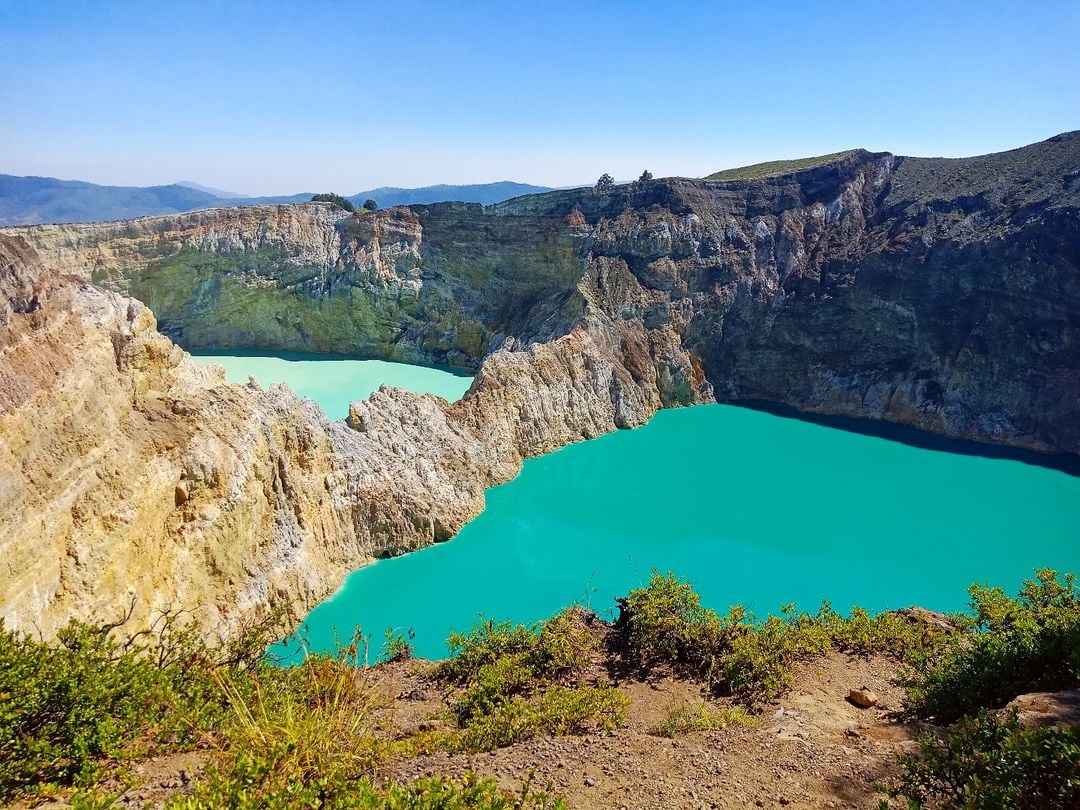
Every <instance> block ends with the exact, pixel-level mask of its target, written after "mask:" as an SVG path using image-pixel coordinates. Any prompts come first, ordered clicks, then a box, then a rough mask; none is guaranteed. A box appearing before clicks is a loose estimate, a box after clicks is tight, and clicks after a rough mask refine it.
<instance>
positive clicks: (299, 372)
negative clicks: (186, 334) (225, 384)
mask: <svg viewBox="0 0 1080 810" xmlns="http://www.w3.org/2000/svg"><path fill="white" fill-rule="evenodd" d="M191 355H192V356H193V357H194V358H195V360H196V361H197V362H200V363H203V364H207V363H217V364H218V365H220V366H221V367H223V368H224V369H225V377H226V379H228V380H229V381H230V382H235V383H241V384H243V383H246V382H247V381H248V377H249V376H251V377H254V378H255V379H256V380H258V381H259V384H260V385H262V386H263V387H269V386H270V385H272V384H273V383H278V382H283V383H288V385H289V387H290V388H292V390H293V393H295V394H296V395H297V396H300V397H308V398H310V399H313V400H315V401H316V402H318V403H319V405H321V406H322V409H323V412H325V413H326V415H327V416H328V417H329V418H330V419H344V418H345V417H346V416H348V415H349V402H351V401H353V400H365V399H367V398H368V397H369V396H371V394H372V392H374V391H375V390H376V389H378V387H379V386H380V385H393V386H396V387H397V388H404V389H405V390H406V391H415V392H416V393H418V394H438V395H439V396H440V397H442V398H443V399H446V400H449V401H450V402H456V401H457V400H459V399H461V397H462V396H464V394H465V392H466V391H468V390H469V385H471V384H472V377H466V376H464V375H462V374H459V373H457V372H455V371H450V370H447V369H438V368H428V367H427V366H412V365H408V364H406V363H388V362H386V361H384V360H351V359H344V358H334V357H331V358H327V357H326V356H323V355H317V354H303V353H298V352H273V353H270V352H258V351H253V352H243V351H239V350H236V349H233V350H232V351H228V352H219V351H192V352H191Z"/></svg>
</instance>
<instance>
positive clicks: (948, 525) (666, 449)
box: [219, 358, 1080, 658]
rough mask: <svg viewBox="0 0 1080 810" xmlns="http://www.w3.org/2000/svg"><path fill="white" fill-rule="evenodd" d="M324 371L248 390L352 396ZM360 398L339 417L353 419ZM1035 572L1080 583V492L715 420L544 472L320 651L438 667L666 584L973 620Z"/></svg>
mask: <svg viewBox="0 0 1080 810" xmlns="http://www.w3.org/2000/svg"><path fill="white" fill-rule="evenodd" d="M249 359H250V358H244V361H245V362H246V361H247V360H249ZM219 362H220V361H219ZM319 366H321V361H320V363H319V365H318V366H316V367H315V368H305V369H303V372H304V375H305V380H307V381H306V382H305V381H297V380H294V379H292V378H287V377H281V378H279V379H274V378H273V377H271V376H270V374H269V372H267V371H264V372H263V374H266V375H267V376H266V377H265V379H264V377H263V376H261V375H260V373H259V371H258V370H256V369H254V367H253V366H247V367H245V369H244V372H243V375H242V377H241V379H244V380H246V378H247V374H248V373H252V374H254V375H255V376H256V377H257V378H258V379H259V380H260V381H261V382H262V383H263V384H269V383H270V382H275V381H284V382H289V383H290V385H294V388H295V390H298V391H300V390H306V391H310V392H311V393H310V394H309V395H311V396H313V397H315V398H316V399H320V394H319V393H318V390H317V389H318V387H319V385H315V386H314V387H309V383H310V381H311V380H314V381H315V382H316V383H319V384H320V385H321V384H325V385H329V386H330V387H333V380H332V379H325V380H322V377H321V375H322V374H323V372H320V371H319ZM300 368H301V367H298V366H295V365H294V364H289V365H287V366H284V367H282V370H283V371H285V372H289V371H291V370H293V369H297V370H300ZM326 368H327V371H326V372H325V374H326V375H328V376H329V377H331V378H333V377H336V376H337V371H336V370H335V368H336V367H335V366H333V365H327V366H326ZM426 371H430V370H426ZM309 374H310V375H313V376H312V377H311V378H310V379H309V378H308V377H307V375H309ZM320 380H322V382H320ZM386 381H387V382H390V380H386ZM405 387H408V386H405ZM451 393H452V392H451ZM334 396H335V397H337V396H338V395H337V394H335V395H334ZM444 396H445V394H444ZM350 397H351V398H357V397H358V395H357V394H351V395H346V396H345V399H344V400H339V399H329V400H326V401H323V400H321V399H320V402H321V403H322V404H323V407H324V409H326V410H327V412H328V413H331V414H334V413H337V412H340V411H341V410H342V407H341V406H340V404H338V403H339V402H340V401H347V400H348V398H350ZM448 398H450V397H448ZM1035 566H1039V567H1042V566H1050V567H1056V568H1058V569H1060V570H1070V571H1080V478H1077V477H1074V476H1070V475H1068V474H1066V473H1063V472H1059V471H1056V470H1052V469H1047V468H1045V467H1039V466H1032V465H1029V464H1024V463H1021V462H1019V461H1011V460H1003V459H991V458H983V457H979V456H971V455H959V454H955V453H949V452H941V451H936V450H926V449H920V448H917V447H912V446H909V445H907V444H901V443H899V442H894V441H889V440H886V439H882V438H877V437H874V436H868V435H863V434H860V433H853V432H848V431H844V430H838V429H835V428H831V427H825V426H822V425H818V424H812V423H810V422H805V421H801V420H798V419H790V418H785V417H781V416H775V415H771V414H768V413H763V412H760V411H754V410H749V409H746V408H738V407H733V406H726V405H700V406H697V407H693V408H684V409H678V410H671V411H663V412H661V413H659V414H657V415H656V416H655V417H654V418H653V419H652V421H651V422H650V423H649V424H648V425H646V426H645V427H642V428H638V429H636V430H624V431H618V432H616V433H612V434H609V435H606V436H601V437H600V438H598V439H594V440H591V441H588V442H582V443H579V444H575V445H571V446H570V447H566V448H563V449H562V450H559V451H558V452H555V453H551V454H549V455H547V456H544V457H542V458H537V459H532V460H530V461H527V462H526V463H525V467H524V469H523V470H522V472H521V475H519V476H518V477H517V478H516V479H514V480H513V481H511V482H509V483H507V484H504V485H503V486H500V487H496V488H495V489H492V490H490V491H489V492H488V494H487V508H486V510H485V511H484V513H483V514H482V515H480V516H479V517H478V518H477V519H476V520H474V521H473V522H472V523H470V524H468V525H467V526H466V527H465V528H464V529H463V530H462V531H461V532H460V533H459V534H458V535H457V536H456V537H455V538H454V539H452V540H451V541H449V542H447V543H442V544H439V545H436V546H433V547H431V548H428V549H424V550H422V551H419V552H415V553H413V554H409V555H406V556H404V557H399V558H395V559H389V560H380V561H378V562H376V563H375V564H373V565H370V566H367V567H365V568H361V569H359V570H357V571H355V572H353V573H352V574H351V575H350V576H349V577H348V578H347V580H346V582H345V583H344V585H343V586H342V588H341V589H340V590H339V591H338V592H337V593H336V594H335V595H334V596H333V597H331V598H330V599H328V600H327V601H325V602H324V603H322V604H321V605H319V606H318V607H316V608H315V609H314V610H313V611H312V612H311V613H310V614H309V616H308V617H307V619H306V628H307V629H306V634H307V640H308V643H309V645H310V646H311V648H313V649H330V648H332V646H333V644H334V643H335V639H336V638H341V639H348V638H349V637H350V636H351V634H352V631H353V628H354V627H355V626H357V625H359V626H360V627H361V629H362V631H363V632H364V633H365V635H368V636H370V638H371V646H372V655H373V656H374V654H375V653H377V652H378V648H379V645H380V644H381V641H382V638H383V633H384V631H385V630H386V629H387V628H394V629H396V630H399V631H407V630H408V629H410V628H411V629H412V630H413V631H414V632H415V634H416V637H415V639H414V641H413V644H414V646H415V649H416V652H417V654H418V655H421V656H424V657H429V658H438V657H443V656H445V655H446V647H445V643H444V641H445V639H446V636H447V635H448V634H449V633H450V631H452V630H464V629H466V628H468V627H469V626H470V625H471V624H472V622H473V621H474V620H475V619H476V618H477V615H478V614H483V615H484V616H485V617H489V618H497V619H504V618H509V619H513V620H515V621H521V622H532V621H536V620H538V619H542V618H544V617H547V616H550V615H551V614H553V613H554V612H556V611H558V610H559V609H561V608H562V607H564V606H566V605H567V604H569V603H571V602H575V601H576V602H584V603H586V604H589V605H590V606H591V607H592V608H593V609H594V610H597V611H598V612H601V613H603V612H605V611H608V610H610V609H611V608H613V606H614V605H613V599H614V597H615V596H619V595H622V594H624V593H625V592H626V591H627V590H628V589H630V588H634V587H637V586H639V585H641V584H643V583H644V582H645V581H646V580H647V579H648V577H649V573H650V571H651V569H653V568H658V569H660V570H662V571H668V570H670V571H674V572H676V573H679V574H681V575H683V576H685V577H687V578H688V579H690V580H691V581H692V582H693V583H694V586H695V587H696V588H697V589H698V590H699V591H700V593H701V595H702V600H703V601H704V602H705V603H706V604H707V605H709V606H711V607H714V608H717V609H719V610H724V609H726V608H727V606H728V605H731V604H735V603H742V604H745V605H747V606H748V607H750V608H752V609H753V610H754V611H755V612H757V613H758V614H759V615H764V614H766V613H769V612H776V611H777V610H778V609H779V607H780V606H781V605H782V604H784V603H787V602H797V603H798V605H799V606H800V607H802V608H805V609H809V610H814V609H816V608H817V606H818V605H819V604H820V602H821V601H822V600H823V599H828V600H830V601H832V603H833V605H834V606H835V607H836V608H837V609H840V610H847V609H848V608H850V607H851V606H852V605H854V604H858V605H863V606H865V607H867V608H869V609H872V610H880V609H885V608H896V607H903V606H906V605H910V604H920V605H924V606H926V607H930V608H936V609H939V610H955V609H960V608H962V607H963V606H964V605H965V604H966V593H965V591H966V588H967V586H968V585H970V584H971V582H973V581H976V580H977V581H981V582H986V583H991V584H995V585H1001V586H1002V587H1004V588H1006V589H1008V590H1010V591H1014V590H1015V589H1016V587H1017V586H1018V585H1019V584H1020V582H1021V580H1022V579H1024V578H1025V577H1028V576H1030V575H1031V572H1032V568H1033V567H1035ZM289 649H293V650H294V649H295V645H292V646H290V648H289ZM277 651H278V652H281V651H282V649H281V648H280V647H278V648H277Z"/></svg>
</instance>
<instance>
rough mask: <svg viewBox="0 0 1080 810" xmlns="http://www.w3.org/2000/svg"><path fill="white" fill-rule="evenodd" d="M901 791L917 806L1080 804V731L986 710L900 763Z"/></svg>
mask: <svg viewBox="0 0 1080 810" xmlns="http://www.w3.org/2000/svg"><path fill="white" fill-rule="evenodd" d="M900 766H901V777H900V783H899V788H898V790H897V792H898V793H900V794H901V795H903V796H905V797H906V798H908V799H909V800H910V801H911V803H912V805H913V806H914V807H925V806H932V807H960V808H1002V810H1004V809H1005V808H1013V807H1024V808H1033V809H1034V808H1063V809H1064V808H1075V807H1080V731H1078V730H1077V729H1073V728H1031V729H1024V728H1021V727H1020V726H1019V724H1018V723H1017V721H1016V717H1015V716H1011V717H1009V718H1007V719H1005V720H1000V719H998V718H996V717H995V716H994V715H993V714H991V713H989V712H986V711H980V712H979V714H978V715H977V716H975V717H973V718H967V717H966V718H964V719H962V720H960V721H959V722H957V723H956V724H955V725H954V726H953V727H952V728H951V729H950V730H949V731H948V732H947V733H946V734H945V735H944V736H942V737H938V736H937V735H935V734H933V733H932V732H928V733H926V734H924V735H922V737H921V738H920V739H919V753H918V754H917V755H915V756H905V757H901V759H900Z"/></svg>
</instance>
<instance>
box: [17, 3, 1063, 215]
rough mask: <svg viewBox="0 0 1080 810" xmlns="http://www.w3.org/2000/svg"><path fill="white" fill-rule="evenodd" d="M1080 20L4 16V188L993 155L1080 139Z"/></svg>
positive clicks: (597, 8)
mask: <svg viewBox="0 0 1080 810" xmlns="http://www.w3.org/2000/svg"><path fill="white" fill-rule="evenodd" d="M1078 33H1080V5H1077V4H1075V3H1071V2H1047V3H1043V4H1040V6H1039V7H1038V9H1037V11H1033V7H1030V6H1027V5H1023V6H1020V5H1017V4H1011V3H995V2H988V3H984V4H980V5H979V7H978V9H977V13H974V12H973V11H972V10H970V8H969V7H967V6H962V5H960V4H949V3H940V2H934V3H930V2H918V3H914V4H911V5H910V6H908V7H905V9H904V13H903V14H899V13H897V12H896V11H895V10H892V9H890V7H889V6H886V5H884V4H873V3H862V4H858V5H857V6H855V7H850V6H848V5H846V4H836V5H835V6H827V7H823V6H820V5H819V6H815V7H808V6H804V5H803V4H794V3H793V4H785V3H772V4H758V5H755V6H753V7H749V6H745V7H744V6H730V7H723V6H720V5H719V4H716V5H713V4H709V5H706V6H705V7H696V6H695V4H691V3H685V2H677V3H671V4H665V5H664V6H663V7H662V8H661V7H658V6H656V5H655V4H651V3H649V4H647V3H636V2H625V3H604V2H601V3H596V4H592V5H582V4H581V3H553V4H545V5H544V6H543V7H535V8H534V7H525V6H517V5H509V4H499V3H493V2H474V3H466V4H459V5H456V6H443V5H441V4H440V5H426V4H423V3H418V2H407V1H403V2H397V3H392V4H391V3H386V2H369V3H367V4H360V3H356V2H355V1H354V2H338V1H337V0H333V1H332V2H324V3H320V4H318V5H317V7H314V8H297V7H295V5H293V4H290V3H286V2H280V0H275V1H273V2H261V3H254V2H248V1H246V0H245V1H244V2H232V3H222V2H209V1H208V2H199V3H187V4H183V5H180V4H173V5H162V6H147V5H145V4H141V3H135V2H131V0H115V2H101V3H95V4H92V5H90V4H86V5H85V6H84V5H76V4H70V3H65V2H61V0H37V1H36V2H29V1H28V0H15V2H6V3H2V4H0V101H2V102H4V104H5V107H6V109H8V110H12V111H15V112H14V113H13V114H11V115H10V116H9V120H8V121H7V122H5V127H4V128H3V130H2V131H0V172H3V173H8V174H15V175H37V176H46V177H57V178H60V179H69V180H86V181H90V182H94V183H101V184H105V185H124V186H148V185H166V184H169V183H175V182H179V181H190V182H195V183H199V184H202V185H206V186H212V187H215V188H219V189H225V190H228V191H232V192H235V193H240V194H245V195H252V196H265V195H285V194H295V193H301V192H308V191H326V190H334V191H338V192H340V193H347V194H353V193H356V192H359V191H362V190H366V189H373V188H377V187H380V186H400V187H406V188H411V187H418V186H428V185H436V184H441V183H447V184H466V183H468V184H472V183H490V182H497V181H500V180H512V181H515V182H521V183H531V184H536V185H543V186H555V187H559V186H570V185H579V184H582V183H588V182H592V180H593V179H595V177H597V176H598V175H599V174H600V173H602V172H609V173H611V174H612V175H614V176H615V177H617V178H633V177H636V176H637V175H638V174H639V173H640V172H641V171H642V170H643V169H649V170H650V171H652V172H653V174H654V175H656V176H658V177H660V176H670V175H681V176H691V177H699V176H702V175H705V174H708V173H711V172H714V171H717V170H719V169H723V168H728V167H733V166H740V165H745V164H749V163H755V162H760V161H764V160H773V159H781V158H792V157H803V156H807V155H815V154H824V153H829V152H835V151H840V150H843V149H849V148H853V147H865V148H867V149H871V150H874V151H890V152H894V153H898V154H909V155H920V156H945V157H960V156H966V155H976V154H983V153H987V152H996V151H1001V150H1004V149H1010V148H1015V147H1018V146H1022V145H1024V144H1027V143H1031V142H1034V141H1039V140H1043V139H1045V138H1047V137H1050V136H1052V135H1055V134H1057V133H1060V132H1064V131H1068V130H1071V129H1076V128H1078V127H1080V116H1078V115H1077V111H1078V110H1080V49H1077V48H1076V47H1075V42H1076V38H1077V34H1078Z"/></svg>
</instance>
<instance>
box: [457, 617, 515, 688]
mask: <svg viewBox="0 0 1080 810" xmlns="http://www.w3.org/2000/svg"><path fill="white" fill-rule="evenodd" d="M535 643H536V639H535V638H534V634H533V633H532V632H531V631H530V630H529V628H527V627H525V626H524V625H520V624H519V625H515V624H513V623H512V622H496V621H492V620H488V621H480V622H477V623H476V624H474V625H473V627H472V628H471V629H470V630H468V631H467V632H465V633H457V632H454V633H451V634H450V637H449V638H447V640H446V646H447V647H448V648H449V649H450V657H449V658H447V659H446V660H445V661H441V662H440V663H439V664H438V665H437V666H436V669H435V674H436V676H437V677H439V678H442V679H444V680H448V681H451V682H452V683H459V684H460V683H465V682H467V681H469V680H471V679H472V678H474V677H475V676H476V674H477V673H478V672H479V671H480V668H481V667H483V666H485V665H488V664H491V663H492V662H494V661H496V660H498V659H499V658H501V657H503V656H505V655H512V654H514V653H527V652H529V651H530V650H531V649H532V648H533V645H534V644H535Z"/></svg>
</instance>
